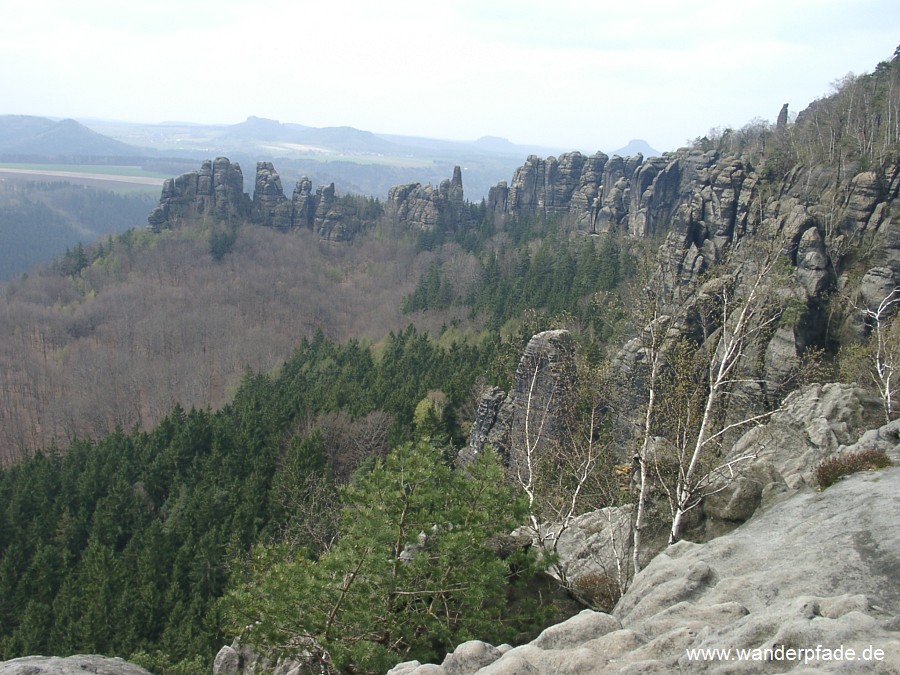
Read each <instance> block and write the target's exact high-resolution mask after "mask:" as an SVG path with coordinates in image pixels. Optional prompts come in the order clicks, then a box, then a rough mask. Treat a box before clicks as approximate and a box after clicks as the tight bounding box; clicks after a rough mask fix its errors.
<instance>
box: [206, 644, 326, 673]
mask: <svg viewBox="0 0 900 675" xmlns="http://www.w3.org/2000/svg"><path fill="white" fill-rule="evenodd" d="M212 672H213V675H255V674H256V673H260V674H262V673H266V674H267V675H307V674H309V673H313V672H318V671H317V669H315V668H314V667H313V666H312V665H311V664H310V663H309V662H308V661H305V660H304V659H303V658H301V657H297V658H279V659H270V658H268V657H266V656H264V655H262V654H257V653H256V652H255V651H254V650H253V648H252V647H250V646H249V645H245V644H241V643H240V641H238V640H235V641H234V643H232V644H231V645H230V646H229V645H225V646H224V647H222V648H221V649H220V650H219V653H218V654H216V658H215V661H214V662H213V667H212Z"/></svg>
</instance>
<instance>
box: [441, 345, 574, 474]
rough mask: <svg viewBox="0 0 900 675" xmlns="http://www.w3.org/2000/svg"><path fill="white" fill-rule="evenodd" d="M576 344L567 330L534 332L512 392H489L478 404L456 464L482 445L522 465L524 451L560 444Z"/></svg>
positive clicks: (570, 406) (570, 399) (569, 406)
mask: <svg viewBox="0 0 900 675" xmlns="http://www.w3.org/2000/svg"><path fill="white" fill-rule="evenodd" d="M575 388H576V377H575V344H574V342H573V341H572V337H571V335H570V334H569V332H568V331H565V330H550V331H545V332H543V333H538V334H537V335H535V336H534V337H532V338H531V340H529V341H528V346H527V347H526V348H525V353H524V354H523V355H522V358H521V360H520V361H519V365H518V367H517V368H516V375H515V379H514V380H513V387H512V391H510V392H509V394H508V395H505V394H504V392H503V391H501V390H500V389H498V388H496V387H491V388H489V389H488V390H487V391H486V392H485V393H484V394H483V395H482V399H481V401H480V403H479V405H478V419H476V420H475V423H474V424H473V425H472V430H471V433H470V438H469V445H468V447H466V448H464V449H463V450H462V451H460V454H459V457H458V459H457V463H458V464H460V465H465V464H467V463H469V462H471V461H474V459H475V458H476V456H477V455H478V453H479V452H481V451H482V449H483V448H484V445H485V444H489V445H491V446H492V447H493V448H494V449H495V450H496V451H498V452H499V453H500V454H501V456H502V457H503V460H504V463H505V464H506V465H507V466H510V467H516V466H518V465H519V464H520V463H522V462H524V461H525V457H524V452H525V451H524V448H525V447H526V446H527V447H529V448H530V449H531V450H532V452H533V453H536V454H541V453H543V452H546V449H545V448H547V447H548V446H550V447H552V446H553V445H554V444H557V445H558V444H561V443H564V442H565V441H566V440H567V439H565V438H564V436H565V432H566V430H567V428H568V426H569V424H568V423H569V422H570V421H571V420H570V416H571V412H572V409H573V407H574V401H575Z"/></svg>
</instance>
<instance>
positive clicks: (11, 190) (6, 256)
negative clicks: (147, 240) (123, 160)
mask: <svg viewBox="0 0 900 675" xmlns="http://www.w3.org/2000/svg"><path fill="white" fill-rule="evenodd" d="M153 199H154V195H151V194H150V193H148V192H145V191H138V192H131V193H121V194H119V193H116V192H113V191H110V190H101V189H96V188H88V187H84V186H80V185H73V184H71V183H66V182H47V181H44V182H38V181H25V180H0V279H13V278H15V277H16V276H19V275H21V274H24V273H27V272H29V271H31V268H32V267H34V266H36V265H37V264H38V263H43V262H46V261H47V260H50V259H51V258H53V257H55V256H58V255H63V254H64V252H65V251H66V250H67V249H73V248H75V247H77V246H78V245H79V244H81V245H82V246H84V245H85V244H91V243H94V242H96V241H99V240H101V239H105V238H106V237H108V236H112V235H115V234H119V233H120V232H124V231H125V230H128V229H131V228H132V227H135V226H136V225H138V224H140V223H141V222H143V221H144V220H145V219H146V217H147V211H148V210H149V209H150V208H152V206H153V203H154V202H153Z"/></svg>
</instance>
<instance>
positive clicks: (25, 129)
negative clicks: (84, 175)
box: [0, 115, 154, 158]
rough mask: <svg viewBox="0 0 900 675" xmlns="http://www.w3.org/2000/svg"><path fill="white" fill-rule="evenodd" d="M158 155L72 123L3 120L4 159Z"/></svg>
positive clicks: (1, 148)
mask: <svg viewBox="0 0 900 675" xmlns="http://www.w3.org/2000/svg"><path fill="white" fill-rule="evenodd" d="M148 153H149V154H154V153H153V152H152V151H149V150H147V149H146V148H139V147H136V146H133V145H129V144H127V143H122V142H121V141H116V140H113V139H112V138H109V137H107V136H104V135H102V134H99V133H97V132H96V131H92V130H91V129H88V128H87V127H86V126H84V125H83V124H80V123H79V122H76V121H75V120H72V119H65V120H62V121H60V122H55V121H53V120H50V119H47V118H43V117H31V116H27V115H3V116H0V156H2V157H9V158H13V157H42V158H56V157H73V156H75V157H136V156H142V155H146V154H148Z"/></svg>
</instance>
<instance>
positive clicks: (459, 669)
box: [441, 640, 503, 675]
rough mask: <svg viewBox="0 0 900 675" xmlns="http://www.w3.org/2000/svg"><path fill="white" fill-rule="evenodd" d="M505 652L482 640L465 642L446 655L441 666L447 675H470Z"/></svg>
mask: <svg viewBox="0 0 900 675" xmlns="http://www.w3.org/2000/svg"><path fill="white" fill-rule="evenodd" d="M501 656H503V654H502V653H501V652H500V650H499V649H497V648H496V647H494V646H492V645H489V644H488V643H486V642H482V641H481V640H470V641H469V642H463V643H462V644H461V645H459V646H458V647H457V648H456V649H455V650H453V652H452V653H450V654H447V656H446V657H444V661H443V663H441V667H442V668H443V669H444V672H445V673H446V675H469V674H470V673H474V672H476V671H477V670H478V669H479V668H483V667H484V666H487V665H489V664H491V663H493V662H494V661H496V660H497V659H499V658H500V657H501Z"/></svg>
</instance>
